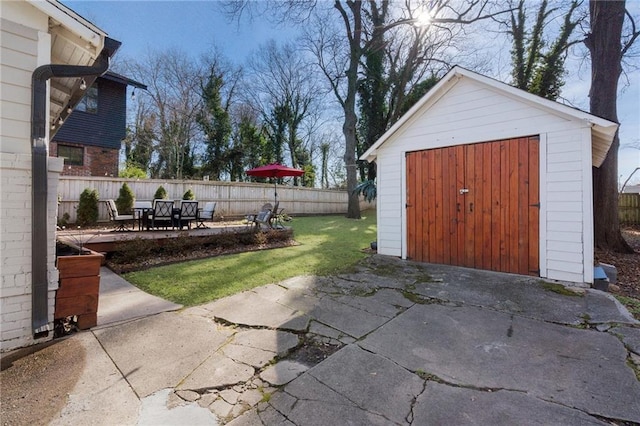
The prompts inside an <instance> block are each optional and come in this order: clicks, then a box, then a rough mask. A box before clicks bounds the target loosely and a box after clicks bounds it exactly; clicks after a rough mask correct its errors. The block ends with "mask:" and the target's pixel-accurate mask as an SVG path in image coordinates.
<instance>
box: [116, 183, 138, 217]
mask: <svg viewBox="0 0 640 426" xmlns="http://www.w3.org/2000/svg"><path fill="white" fill-rule="evenodd" d="M135 199H136V197H135V196H134V195H133V191H132V190H131V188H129V185H127V183H126V182H125V183H123V184H122V188H120V195H118V199H117V200H116V208H117V209H118V213H120V214H131V211H132V210H133V202H134V201H135Z"/></svg>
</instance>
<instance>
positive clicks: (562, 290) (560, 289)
mask: <svg viewBox="0 0 640 426" xmlns="http://www.w3.org/2000/svg"><path fill="white" fill-rule="evenodd" d="M542 288H544V289H545V290H547V291H552V292H554V293H558V294H562V295H563V296H574V297H579V296H580V294H578V293H576V292H575V291H571V290H569V289H568V288H566V287H565V286H563V285H562V284H556V283H548V282H546V281H545V282H543V283H542Z"/></svg>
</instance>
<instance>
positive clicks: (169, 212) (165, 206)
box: [149, 200, 173, 229]
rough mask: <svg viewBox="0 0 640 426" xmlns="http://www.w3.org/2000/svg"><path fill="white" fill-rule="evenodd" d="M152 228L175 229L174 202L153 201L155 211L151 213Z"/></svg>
mask: <svg viewBox="0 0 640 426" xmlns="http://www.w3.org/2000/svg"><path fill="white" fill-rule="evenodd" d="M149 219H150V220H151V228H156V227H160V226H164V228H165V229H166V228H167V227H168V226H171V228H173V201H165V200H153V210H152V211H151V212H149Z"/></svg>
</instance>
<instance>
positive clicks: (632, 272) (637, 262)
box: [596, 226, 640, 299]
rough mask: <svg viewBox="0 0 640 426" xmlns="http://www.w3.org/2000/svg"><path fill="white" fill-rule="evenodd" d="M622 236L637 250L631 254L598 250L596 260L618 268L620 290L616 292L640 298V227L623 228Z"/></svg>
mask: <svg viewBox="0 0 640 426" xmlns="http://www.w3.org/2000/svg"><path fill="white" fill-rule="evenodd" d="M622 236H623V237H624V239H625V240H627V243H629V245H630V246H631V247H632V248H633V249H634V250H635V251H636V252H635V253H631V254H622V253H614V252H611V251H605V250H596V260H597V261H599V262H603V263H608V264H611V265H614V266H615V267H616V268H617V269H618V283H617V284H618V286H619V287H620V290H619V291H616V292H614V294H619V295H622V296H627V297H633V298H634V299H640V227H637V226H636V227H628V228H625V229H623V230H622Z"/></svg>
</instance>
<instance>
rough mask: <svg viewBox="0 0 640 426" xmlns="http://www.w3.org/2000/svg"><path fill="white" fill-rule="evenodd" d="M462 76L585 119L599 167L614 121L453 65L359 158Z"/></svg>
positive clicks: (371, 156) (370, 155)
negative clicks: (589, 128)
mask: <svg viewBox="0 0 640 426" xmlns="http://www.w3.org/2000/svg"><path fill="white" fill-rule="evenodd" d="M462 79H469V80H471V81H472V82H473V83H475V85H476V86H477V85H480V86H484V87H486V88H488V89H490V90H492V91H494V92H498V93H500V94H502V95H505V96H507V97H509V98H512V99H515V100H517V101H519V102H522V103H523V104H526V105H530V106H531V107H534V108H538V109H541V110H544V111H546V112H548V113H549V114H551V115H555V116H558V117H561V118H564V119H566V120H572V121H586V122H587V123H589V125H590V126H591V142H592V143H591V152H592V163H593V165H594V166H596V167H599V166H600V165H601V164H602V162H603V161H604V159H605V157H606V155H607V152H608V151H609V147H610V146H611V143H612V141H613V137H614V135H615V132H616V130H617V128H618V125H617V124H616V123H613V122H611V121H609V120H605V119H603V118H600V117H596V116H594V115H592V114H589V113H586V112H584V111H581V110H578V109H576V108H572V107H569V106H566V105H563V104H560V103H558V102H554V101H550V100H548V99H545V98H542V97H540V96H536V95H533V94H531V93H528V92H526V91H524V90H521V89H517V88H515V87H512V86H509V85H508V84H505V83H502V82H500V81H498V80H494V79H492V78H489V77H486V76H483V75H480V74H477V73H475V72H473V71H469V70H467V69H464V68H461V67H459V66H456V67H454V68H453V69H452V70H451V71H449V72H448V73H447V74H446V75H445V76H444V77H443V78H442V79H441V80H440V81H439V82H438V84H436V85H435V86H434V87H433V88H432V89H431V90H430V91H429V92H427V94H425V95H424V96H423V97H422V98H421V99H420V100H419V101H418V102H417V103H416V104H415V105H414V106H413V107H412V108H411V109H410V110H409V111H407V113H406V114H404V115H403V116H402V117H401V118H400V120H398V121H397V122H396V123H395V124H394V125H393V126H392V127H391V128H390V129H389V130H388V131H387V132H385V134H384V135H382V136H381V137H380V139H378V140H377V141H376V142H375V143H374V144H373V145H372V146H371V147H370V148H369V149H368V150H367V151H366V152H365V153H364V154H363V155H362V156H361V157H360V159H362V160H367V161H374V160H375V159H376V157H377V155H378V149H379V148H380V147H381V146H382V145H383V144H385V143H387V142H388V141H390V140H393V139H394V138H396V137H397V135H399V134H400V133H402V130H404V129H405V128H407V127H408V126H410V125H411V123H412V122H413V121H414V119H415V118H416V117H418V116H420V115H423V114H425V113H426V112H427V111H429V109H431V107H432V106H434V105H435V104H436V103H437V102H438V101H439V100H440V99H441V98H443V97H445V96H447V93H449V91H450V90H451V89H452V88H453V87H455V86H456V85H458V83H459V82H460V81H461V80H462Z"/></svg>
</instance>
